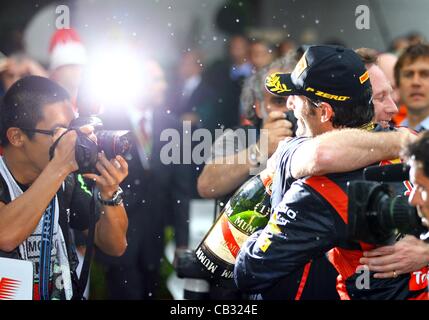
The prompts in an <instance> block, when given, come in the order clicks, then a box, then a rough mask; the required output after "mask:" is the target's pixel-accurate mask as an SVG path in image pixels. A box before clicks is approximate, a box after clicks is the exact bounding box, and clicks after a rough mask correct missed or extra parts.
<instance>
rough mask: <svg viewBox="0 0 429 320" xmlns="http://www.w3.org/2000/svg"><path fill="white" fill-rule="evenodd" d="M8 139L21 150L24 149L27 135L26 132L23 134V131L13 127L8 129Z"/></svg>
mask: <svg viewBox="0 0 429 320" xmlns="http://www.w3.org/2000/svg"><path fill="white" fill-rule="evenodd" d="M6 137H7V139H8V141H9V143H10V144H11V145H12V146H14V147H18V148H19V147H22V145H23V144H24V139H25V138H26V135H25V133H24V132H22V130H21V129H19V128H15V127H11V128H9V129H7V131H6Z"/></svg>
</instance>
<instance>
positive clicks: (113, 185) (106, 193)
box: [84, 152, 128, 200]
mask: <svg viewBox="0 0 429 320" xmlns="http://www.w3.org/2000/svg"><path fill="white" fill-rule="evenodd" d="M95 167H96V168H97V170H98V172H99V173H100V175H96V174H90V173H89V174H84V177H86V178H88V179H92V180H94V181H95V183H96V184H97V187H98V189H99V190H100V194H101V197H102V198H103V199H106V200H107V199H111V198H112V196H113V194H114V193H115V192H116V191H117V190H118V188H119V184H120V183H121V182H122V181H124V179H125V178H126V177H127V175H128V164H127V162H126V161H125V159H124V158H123V157H121V156H116V158H115V159H111V160H110V161H109V160H107V158H106V156H105V155H104V153H103V152H102V153H99V154H98V161H97V164H96V165H95Z"/></svg>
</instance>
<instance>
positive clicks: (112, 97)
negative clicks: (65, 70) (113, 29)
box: [89, 48, 147, 108]
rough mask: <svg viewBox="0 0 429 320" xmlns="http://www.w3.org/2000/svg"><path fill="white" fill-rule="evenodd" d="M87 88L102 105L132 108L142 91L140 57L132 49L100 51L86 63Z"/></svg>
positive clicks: (142, 78) (142, 68)
mask: <svg viewBox="0 0 429 320" xmlns="http://www.w3.org/2000/svg"><path fill="white" fill-rule="evenodd" d="M89 78H90V82H89V84H90V86H91V88H90V91H91V95H92V96H93V98H94V99H95V100H96V101H97V102H98V103H100V104H101V105H102V106H104V107H109V106H115V107H118V106H119V107H126V108H128V107H134V106H135V104H137V103H138V100H139V99H140V98H141V97H142V93H143V92H144V86H145V81H147V78H146V77H145V72H144V64H143V61H142V58H141V57H139V56H138V54H137V53H136V52H134V51H132V50H129V49H128V50H127V49H114V50H112V49H111V48H109V50H103V51H101V52H99V53H98V55H95V56H94V59H92V62H91V65H90V66H89Z"/></svg>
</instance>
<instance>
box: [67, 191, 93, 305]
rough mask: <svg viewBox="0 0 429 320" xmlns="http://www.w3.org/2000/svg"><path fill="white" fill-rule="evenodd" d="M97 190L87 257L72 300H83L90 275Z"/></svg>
mask: <svg viewBox="0 0 429 320" xmlns="http://www.w3.org/2000/svg"><path fill="white" fill-rule="evenodd" d="M97 192H98V191H97V190H96V188H95V187H93V188H92V197H91V203H90V205H89V225H88V237H87V239H86V250H85V257H84V259H83V263H82V270H81V272H80V277H79V279H78V281H77V292H75V293H74V294H73V297H72V300H83V299H84V297H83V294H84V292H85V288H86V284H87V282H88V276H89V271H90V266H91V259H92V253H93V251H94V239H95V224H96V218H95V214H96V212H95V210H96V208H95V201H96V196H97Z"/></svg>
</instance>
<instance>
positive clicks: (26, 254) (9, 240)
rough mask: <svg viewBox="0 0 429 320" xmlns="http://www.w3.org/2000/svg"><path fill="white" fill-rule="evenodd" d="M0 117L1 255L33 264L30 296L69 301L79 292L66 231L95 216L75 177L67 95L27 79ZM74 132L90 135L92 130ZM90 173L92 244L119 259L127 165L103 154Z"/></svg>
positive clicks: (84, 227) (43, 81) (46, 83)
mask: <svg viewBox="0 0 429 320" xmlns="http://www.w3.org/2000/svg"><path fill="white" fill-rule="evenodd" d="M0 112H1V115H2V117H1V132H0V134H1V145H2V147H3V148H4V155H3V157H2V158H0V174H1V177H0V178H1V179H0V188H1V197H0V250H1V251H0V256H1V257H6V258H11V259H19V260H28V261H31V262H32V263H33V267H34V288H33V289H34V290H33V299H36V300H37V299H42V300H48V299H71V298H72V297H73V295H76V294H77V293H78V292H77V287H76V283H75V280H76V279H75V268H76V260H75V253H74V249H73V247H72V246H71V242H70V237H69V227H70V228H73V229H78V230H82V231H83V230H87V229H88V227H89V222H88V220H89V215H91V214H94V213H93V212H89V207H90V202H91V196H90V195H89V194H88V193H90V192H89V191H88V190H83V189H82V187H81V185H80V184H79V183H78V181H76V180H77V179H76V175H75V174H73V173H74V172H75V171H77V170H78V169H79V167H80V164H78V162H77V160H76V158H75V154H76V150H75V144H76V140H77V137H78V134H77V132H76V131H75V130H70V131H67V128H68V127H69V125H70V122H71V121H72V120H73V119H74V115H73V111H72V108H71V104H70V101H69V96H68V94H67V93H66V92H65V90H64V89H63V88H61V87H60V86H58V85H57V84H55V83H54V82H52V81H51V80H49V79H46V78H41V77H36V76H31V77H26V78H23V79H21V80H19V81H18V82H16V83H15V84H14V85H13V86H12V87H11V88H10V89H9V90H8V92H7V93H6V95H5V96H4V99H3V102H2V105H1V111H0ZM78 130H80V131H81V132H82V133H84V134H86V135H87V136H89V137H90V138H91V139H93V138H94V135H93V128H92V127H90V126H85V127H81V128H79V129H78ZM58 139H59V141H58V143H57V145H56V148H55V149H54V153H53V158H52V159H51V160H49V152H50V148H51V146H52V145H53V144H54V142H55V141H57V140H58ZM96 169H97V171H98V172H99V173H100V174H99V175H97V174H85V175H84V176H85V177H87V178H89V179H91V180H94V181H95V183H96V186H97V188H98V190H99V193H98V197H97V198H98V201H99V202H100V207H101V208H100V211H101V214H100V217H99V219H98V221H97V223H96V226H95V239H94V242H95V244H96V245H97V247H99V248H100V249H102V250H103V251H105V252H106V253H108V254H110V255H115V256H120V255H122V254H123V252H124V251H125V249H126V246H127V244H126V239H125V234H126V231H127V225H128V221H127V216H126V212H125V209H124V207H123V206H122V204H121V201H120V200H121V196H120V192H118V191H119V184H120V183H121V181H122V180H124V178H125V177H126V176H127V174H128V165H127V163H126V161H125V160H124V159H123V158H122V157H120V156H117V157H116V159H112V160H110V161H109V160H107V159H106V157H105V156H104V154H102V153H101V154H99V155H98V161H97V163H96ZM70 189H71V190H70ZM48 222H51V224H50V225H49V223H48ZM47 223H48V224H47ZM49 230H50V234H49ZM46 232H48V234H46ZM62 283H63V284H64V285H63V284H62ZM72 283H73V285H72ZM74 298H76V296H75V297H74ZM77 298H80V297H77Z"/></svg>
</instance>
